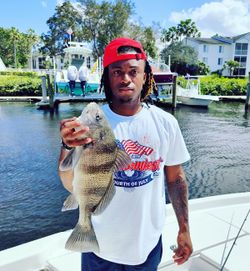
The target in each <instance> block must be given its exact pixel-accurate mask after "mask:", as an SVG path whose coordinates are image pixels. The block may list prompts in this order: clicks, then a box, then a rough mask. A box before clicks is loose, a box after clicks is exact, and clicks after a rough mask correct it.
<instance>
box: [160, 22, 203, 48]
mask: <svg viewBox="0 0 250 271" xmlns="http://www.w3.org/2000/svg"><path fill="white" fill-rule="evenodd" d="M200 35H201V34H200V32H199V30H198V29H197V27H196V25H195V23H194V22H193V21H192V20H191V19H187V20H185V21H180V23H179V24H178V25H177V27H175V26H172V27H170V28H168V29H163V31H162V37H161V40H162V41H163V42H170V43H174V42H177V41H181V40H182V39H183V38H188V37H193V38H195V37H200Z"/></svg>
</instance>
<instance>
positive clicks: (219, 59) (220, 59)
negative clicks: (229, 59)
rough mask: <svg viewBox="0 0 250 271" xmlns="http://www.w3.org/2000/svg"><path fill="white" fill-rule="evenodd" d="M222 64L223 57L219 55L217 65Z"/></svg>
mask: <svg viewBox="0 0 250 271" xmlns="http://www.w3.org/2000/svg"><path fill="white" fill-rule="evenodd" d="M222 64H223V58H222V57H219V58H218V65H219V66H221V65H222Z"/></svg>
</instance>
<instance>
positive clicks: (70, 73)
mask: <svg viewBox="0 0 250 271" xmlns="http://www.w3.org/2000/svg"><path fill="white" fill-rule="evenodd" d="M67 77H68V80H70V81H75V80H76V79H77V68H76V67H75V66H69V67H68V69H67Z"/></svg>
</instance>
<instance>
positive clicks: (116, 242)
mask: <svg viewBox="0 0 250 271" xmlns="http://www.w3.org/2000/svg"><path fill="white" fill-rule="evenodd" d="M103 111H104V113H105V115H106V117H107V119H108V120H109V123H110V125H111V127H112V129H113V131H114V134H115V137H116V139H118V140H119V142H120V145H121V147H123V148H124V149H125V151H126V152H127V153H128V154H129V155H130V157H131V159H132V161H133V162H132V164H130V165H129V166H128V168H126V169H124V170H123V171H118V172H115V173H114V176H113V177H114V183H115V186H116V193H115V196H114V198H113V199H112V201H111V203H110V204H109V206H108V207H107V208H106V209H105V210H104V212H103V213H102V214H100V215H96V216H92V223H93V226H94V230H95V233H96V236H97V240H98V243H99V247H100V252H99V253H97V255H98V256H99V257H101V258H103V259H106V260H109V261H111V262H116V263H121V264H128V265H137V264H141V263H143V262H145V260H146V259H147V256H148V255H149V253H150V252H151V250H152V249H153V248H154V247H155V246H156V244H157V242H158V240H159V238H160V235H161V234H162V230H163V225H164V222H165V187H164V186H165V184H164V182H165V180H164V171H163V168H164V165H168V166H170V165H178V164H182V163H184V162H186V161H187V160H189V159H190V156H189V153H188V151H187V148H186V145H185V143H184V140H183V137H182V134H181V131H180V128H179V125H178V123H177V120H176V119H175V118H174V117H173V116H172V115H171V114H169V113H167V112H165V111H163V110H162V109H160V108H158V107H156V106H152V105H150V107H148V106H147V105H143V108H142V110H141V111H140V112H139V113H137V114H136V115H134V116H129V117H126V116H120V115H117V114H115V113H114V112H113V111H111V110H110V108H109V106H108V105H104V106H103Z"/></svg>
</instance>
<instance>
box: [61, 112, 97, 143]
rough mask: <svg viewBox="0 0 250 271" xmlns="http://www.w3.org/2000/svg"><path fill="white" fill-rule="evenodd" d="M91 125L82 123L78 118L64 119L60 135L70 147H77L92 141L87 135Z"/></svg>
mask: <svg viewBox="0 0 250 271" xmlns="http://www.w3.org/2000/svg"><path fill="white" fill-rule="evenodd" d="M88 131H89V127H87V126H83V125H81V123H80V122H79V121H78V120H77V118H75V117H74V118H71V119H64V120H62V121H61V122H60V135H61V138H62V140H63V142H64V143H65V144H66V145H68V146H69V147H77V146H80V145H85V144H88V143H90V142H91V141H92V139H91V138H89V137H86V133H87V132H88Z"/></svg>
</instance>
